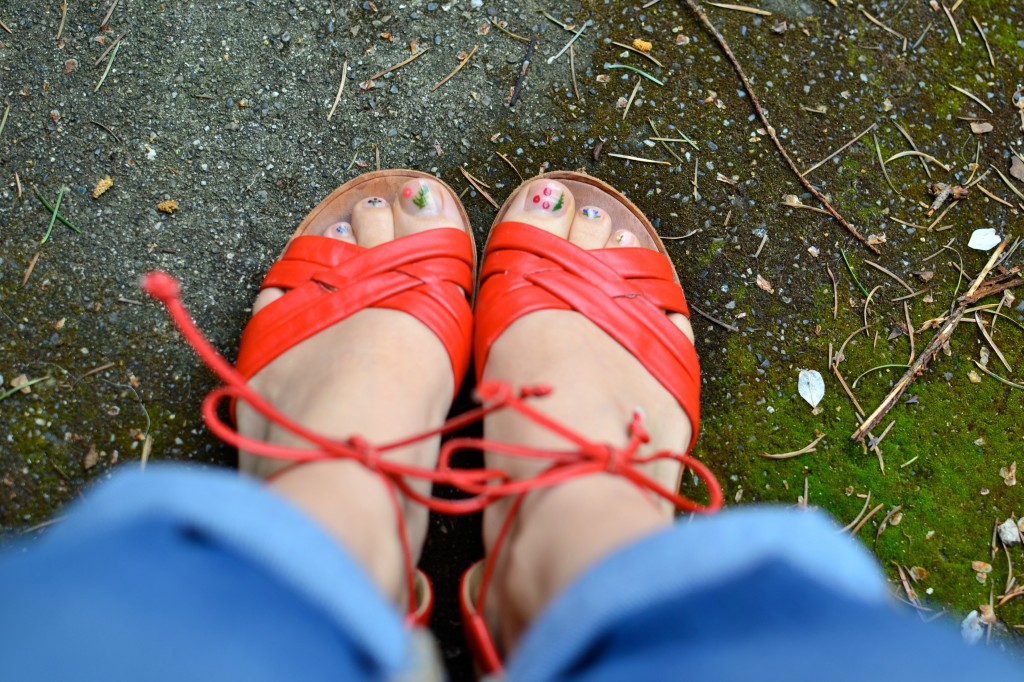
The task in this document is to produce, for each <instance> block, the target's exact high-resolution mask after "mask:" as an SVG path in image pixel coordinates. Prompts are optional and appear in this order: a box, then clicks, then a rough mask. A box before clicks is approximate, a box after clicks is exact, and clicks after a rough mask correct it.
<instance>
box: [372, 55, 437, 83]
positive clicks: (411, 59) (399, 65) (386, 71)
mask: <svg viewBox="0 0 1024 682" xmlns="http://www.w3.org/2000/svg"><path fill="white" fill-rule="evenodd" d="M431 49H433V48H430V47H428V48H426V49H425V50H420V51H419V52H417V53H416V54H414V55H413V56H411V57H409V58H408V59H405V60H402V61H400V62H398V63H397V64H395V65H393V66H389V67H388V68H386V69H384V70H383V71H378V72H377V73H375V74H373V75H372V76H370V77H369V78H367V79H366V80H368V81H375V80H377V79H378V78H380V77H381V76H386V75H387V74H389V73H391V72H392V71H394V70H396V69H400V68H402V67H403V66H405V65H406V64H410V63H412V62H414V61H415V60H417V59H419V58H420V57H422V56H423V55H425V54H426V53H428V52H430V50H431Z"/></svg>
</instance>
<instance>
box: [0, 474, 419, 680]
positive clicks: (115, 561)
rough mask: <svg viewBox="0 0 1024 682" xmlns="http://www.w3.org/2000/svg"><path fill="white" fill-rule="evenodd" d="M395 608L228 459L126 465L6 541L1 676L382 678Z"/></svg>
mask: <svg viewBox="0 0 1024 682" xmlns="http://www.w3.org/2000/svg"><path fill="white" fill-rule="evenodd" d="M412 639H413V638H411V637H410V636H409V633H408V631H407V629H406V628H405V627H404V626H403V623H402V618H401V616H400V615H399V613H398V612H397V611H396V610H395V609H394V607H392V606H391V605H390V604H389V603H387V602H386V601H385V599H384V597H383V596H382V595H381V594H380V592H379V591H378V590H377V588H376V586H375V585H374V584H373V583H372V582H371V580H370V578H369V576H368V575H367V574H366V573H365V571H364V570H363V569H362V568H361V567H360V566H359V565H358V564H357V563H356V562H355V561H354V560H353V559H352V558H351V557H350V556H348V555H347V554H346V553H345V552H344V551H343V550H342V549H341V548H340V547H339V545H338V544H337V543H336V542H335V541H334V540H332V539H331V538H330V537H329V536H328V535H327V534H326V533H325V532H324V531H322V530H320V528H319V527H318V526H316V525H315V524H314V523H313V522H312V521H310V520H309V519H308V518H307V517H306V516H304V515H303V514H302V513H301V512H299V510H297V509H296V508H294V507H292V506H291V505H290V504H288V503H287V502H285V501H284V500H283V499H281V498H278V497H276V496H274V495H272V494H270V493H268V492H267V491H266V490H265V489H264V488H263V487H262V486H260V485H258V484H256V483H254V482H250V481H247V480H245V479H244V478H242V477H239V476H238V475H237V474H235V473H229V472H217V471H199V470H185V469H182V468H172V467H153V468H151V469H150V470H148V471H146V472H145V473H138V472H132V473H119V474H116V475H115V476H114V477H113V479H112V480H111V481H109V482H107V483H104V484H103V485H100V486H98V487H97V488H96V489H95V490H93V491H91V492H90V493H89V495H88V497H87V499H86V501H85V502H84V503H83V504H81V505H78V506H77V508H75V509H73V510H72V511H71V513H70V514H69V515H68V517H67V519H66V520H64V521H61V522H60V523H58V524H57V525H56V526H55V527H54V528H53V530H52V531H50V532H49V533H48V534H47V535H46V536H45V537H43V538H42V539H40V540H38V541H36V542H33V543H31V545H30V546H28V547H24V548H20V549H16V550H13V551H7V552H5V553H4V555H3V556H2V557H0V651H2V653H0V679H2V680H19V681H23V680H104V681H109V680H133V681H134V680H153V681H163V680H167V681H168V682H170V681H172V680H173V681H175V682H184V681H191V680H218V681H228V680H245V681H246V682H259V681H261V680H303V681H315V680H328V679H329V680H334V681H337V680H382V679H389V678H394V677H395V676H396V675H399V674H401V673H403V671H405V670H408V669H409V668H410V666H412V665H413V661H414V659H415V657H416V656H415V653H414V651H415V649H416V647H415V646H413V644H412Z"/></svg>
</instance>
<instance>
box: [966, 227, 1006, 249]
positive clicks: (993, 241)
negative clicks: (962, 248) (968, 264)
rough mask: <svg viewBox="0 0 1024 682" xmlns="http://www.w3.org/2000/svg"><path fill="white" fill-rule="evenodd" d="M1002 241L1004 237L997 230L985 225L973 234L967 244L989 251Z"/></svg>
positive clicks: (973, 247)
mask: <svg viewBox="0 0 1024 682" xmlns="http://www.w3.org/2000/svg"><path fill="white" fill-rule="evenodd" d="M1001 241H1003V240H1002V238H1000V236H999V235H998V234H996V231H995V230H993V229H992V228H991V227H983V228H981V229H980V230H975V231H974V232H973V233H972V234H971V241H969V242H967V246H969V247H971V248H972V249H977V250H978V251H988V250H989V249H992V248H995V247H996V246H998V245H999V242H1001Z"/></svg>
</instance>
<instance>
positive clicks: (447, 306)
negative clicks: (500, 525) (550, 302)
mask: <svg viewBox="0 0 1024 682" xmlns="http://www.w3.org/2000/svg"><path fill="white" fill-rule="evenodd" d="M416 178H429V179H432V180H435V181H438V182H440V181H439V180H437V178H435V177H433V176H431V175H426V174H424V173H420V172H417V171H411V170H387V171H378V172H375V173H367V174H365V175H362V176H360V177H358V178H355V179H354V180H351V181H349V182H347V183H345V184H344V185H342V186H341V187H339V188H338V189H336V190H335V191H334V192H333V193H332V194H331V195H330V196H329V197H327V199H325V200H324V201H323V202H321V203H320V205H319V206H317V207H316V208H315V209H314V210H313V211H312V212H311V213H310V214H309V215H308V216H306V218H305V219H304V220H303V221H302V223H301V224H300V225H299V227H298V229H297V230H296V231H295V234H294V235H292V238H291V240H290V241H289V243H288V246H287V247H286V248H285V251H284V254H283V255H282V257H281V259H280V260H278V261H277V262H276V263H275V264H274V265H273V266H272V267H271V268H270V271H269V272H268V273H267V276H266V278H265V279H264V280H263V284H262V285H261V290H262V289H266V288H271V287H273V288H281V289H285V290H287V291H286V293H285V294H284V295H283V296H282V297H281V298H279V299H277V300H275V301H273V302H272V303H270V304H269V305H267V306H266V307H264V308H262V309H261V310H260V311H259V312H258V313H257V314H256V315H254V316H253V318H252V319H251V320H250V322H249V324H248V325H247V326H246V329H245V332H244V333H243V335H242V341H241V349H240V351H239V356H238V362H237V368H236V367H232V366H231V365H230V364H229V363H228V362H227V361H226V360H224V358H223V357H221V356H220V355H219V354H218V353H217V351H216V350H215V349H214V348H213V347H212V346H211V345H210V344H209V343H208V342H207V341H206V339H205V338H204V337H203V336H202V333H201V332H199V330H198V329H197V328H196V327H195V325H194V324H193V322H192V320H191V319H190V317H189V315H188V313H187V311H186V310H185V308H184V306H183V305H182V303H181V300H180V298H179V285H178V283H177V282H176V281H175V280H173V279H172V278H171V277H170V276H169V275H166V274H164V273H150V274H149V275H147V276H146V278H145V279H144V281H143V288H144V289H145V290H146V291H147V292H148V293H149V294H150V295H152V296H153V297H154V298H158V299H159V300H161V301H162V302H163V303H164V304H165V305H166V306H167V308H168V311H169V313H170V315H171V317H172V318H173V319H174V321H175V323H176V324H177V325H178V327H179V329H180V330H181V332H182V334H183V335H184V336H185V338H186V339H187V340H188V341H189V343H190V344H191V345H192V346H193V348H194V349H195V350H196V352H197V353H198V354H199V356H200V357H201V359H202V360H203V361H204V362H205V363H206V364H207V365H208V366H209V367H210V368H211V369H212V370H214V372H215V373H216V374H217V375H218V376H219V377H220V378H221V379H222V380H223V381H224V382H225V384H226V385H225V386H222V387H219V388H217V389H215V390H214V391H212V392H211V393H210V395H208V396H207V398H206V400H205V401H204V403H203V408H202V411H203V417H204V419H205V421H206V423H207V425H208V426H209V428H210V430H211V432H213V433H214V434H215V435H216V436H218V437H219V438H221V439H222V440H224V441H225V442H227V443H229V444H231V445H233V446H235V447H237V448H239V449H244V450H246V451H247V452H251V453H253V454H256V455H262V456H266V457H272V458H275V459H280V460H286V461H290V462H292V465H291V466H295V465H298V464H303V463H306V462H310V461H316V460H322V459H329V458H349V459H355V460H357V461H360V462H361V463H362V464H363V465H364V466H366V467H367V468H369V469H371V470H373V471H374V472H376V473H377V474H379V475H380V476H381V478H382V479H383V480H384V481H385V482H386V483H387V484H388V490H389V492H390V494H391V498H392V501H393V503H394V504H395V505H396V511H397V512H398V513H397V517H398V526H399V527H398V532H399V535H400V537H401V542H402V551H403V557H404V560H405V564H406V588H407V590H408V592H407V593H408V594H409V595H410V598H409V610H408V613H407V617H406V619H407V622H409V623H410V624H415V625H425V624H426V623H427V621H428V620H429V618H430V611H431V608H432V606H433V590H432V587H431V585H430V581H429V579H428V578H427V576H426V575H424V574H423V573H422V572H421V571H419V570H418V569H416V567H415V566H414V565H413V563H412V553H411V550H410V548H409V544H408V539H407V537H406V532H405V527H404V522H403V518H402V513H401V510H400V509H399V508H398V505H399V498H398V493H399V492H402V493H404V494H406V495H409V496H410V497H413V498H414V499H417V500H418V501H421V502H424V503H425V504H427V505H428V506H431V504H432V498H423V497H422V496H420V495H418V494H417V493H415V491H414V490H412V489H411V488H409V486H408V485H407V484H406V483H405V479H406V478H422V479H427V480H431V481H435V482H436V481H440V482H448V478H447V476H446V474H445V472H442V471H440V470H436V469H431V470H425V469H420V468H417V467H412V466H407V465H400V464H395V463H393V462H390V461H389V460H387V459H386V458H385V457H384V455H386V453H387V452H389V451H391V450H394V449H397V448H400V447H404V446H406V445H408V444H410V443H413V442H417V441H420V440H424V439H426V438H431V437H433V436H435V435H436V434H438V433H441V432H444V431H446V430H449V427H448V426H447V425H446V426H443V427H442V428H441V429H435V430H432V431H430V432H429V433H425V434H419V435H416V436H413V437H410V438H406V439H403V440H402V441H401V442H395V443H389V444H385V445H380V446H373V445H371V444H369V443H367V442H366V441H365V440H363V439H361V438H359V437H358V436H353V437H351V438H349V439H348V440H347V441H344V442H338V441H333V440H331V439H328V438H325V437H323V436H320V435H319V434H316V433H313V432H310V431H309V430H308V429H306V428H304V427H303V426H301V425H300V424H297V423H296V422H294V421H292V420H291V419H289V418H288V417H286V416H285V415H284V414H282V413H280V412H278V411H277V410H276V409H274V407H273V406H272V405H270V404H269V403H267V402H266V401H265V400H264V399H263V398H262V397H261V396H260V395H259V394H257V393H256V392H255V391H253V390H252V389H250V388H249V386H248V385H247V383H246V382H247V381H248V380H249V379H251V378H252V377H253V376H254V375H255V374H256V373H257V372H259V371H260V370H261V369H263V368H264V367H265V366H266V365H268V364H269V363H271V362H272V361H273V360H274V359H275V358H277V357H278V356H279V355H281V354H282V353H284V352H285V351H287V350H288V349H289V348H291V347H293V346H295V345H296V344H298V343H300V342H302V341H303V340H305V339H307V338H309V337H311V336H313V335H314V334H317V333H318V332H320V331H322V330H324V329H326V328H328V327H330V326H332V325H334V324H337V323H338V322H340V321H342V320H344V319H345V318H347V317H349V316H350V315H352V314H354V313H356V312H358V311H360V310H363V309H365V308H390V309H395V310H401V311H403V312H406V313H408V314H410V315H412V316H414V317H416V318H417V319H418V320H420V321H421V322H422V323H423V324H425V325H426V326H427V327H428V328H429V329H430V330H431V331H433V332H434V334H435V335H436V336H437V337H438V339H440V340H441V342H442V343H443V344H444V346H445V348H446V349H447V351H448V356H449V358H450V360H451V364H452V372H453V373H454V376H455V387H456V390H458V387H459V385H460V383H461V382H462V379H463V377H464V376H465V373H466V370H467V368H468V365H469V350H470V337H471V333H472V310H471V307H470V303H469V302H468V301H467V300H466V293H465V292H472V290H473V272H474V268H475V263H476V245H475V243H474V241H473V237H472V233H471V232H470V231H469V227H468V226H469V218H468V217H467V216H466V214H465V210H464V209H463V208H462V206H461V205H460V206H459V210H460V212H461V213H462V218H463V223H464V224H465V225H466V226H467V227H466V229H464V230H453V229H434V230H426V231H424V232H420V233H417V234H413V235H408V236H405V237H401V238H399V239H395V240H393V241H390V242H386V243H384V244H381V245H379V246H376V247H374V248H372V249H367V248H365V247H361V246H358V245H355V244H350V243H347V242H344V241H340V240H337V239H330V238H327V237H322V236H314V235H304V234H303V233H304V232H306V231H307V229H313V230H316V229H317V228H326V227H328V226H329V224H330V222H333V220H332V217H334V219H335V220H336V218H337V216H347V215H350V214H351V210H352V207H353V206H354V205H355V203H356V202H357V201H358V200H360V199H362V198H365V197H366V196H380V195H385V196H387V195H390V194H393V193H394V190H395V189H396V188H397V187H398V186H400V185H401V184H402V183H404V182H406V181H408V180H411V179H416ZM442 184H443V183H442ZM446 189H448V191H449V192H451V189H450V188H447V186H446ZM451 193H452V196H456V195H455V194H454V192H451ZM225 399H226V400H229V401H230V406H231V412H232V415H233V411H234V410H233V408H234V403H235V401H236V400H237V399H242V400H245V401H246V402H247V403H249V404H250V405H251V406H252V407H253V408H254V409H255V410H256V411H257V412H259V413H260V414H262V415H263V416H264V417H265V418H267V419H268V420H270V421H272V422H275V423H277V424H278V425H280V426H283V427H285V428H287V429H288V430H290V431H292V432H293V433H294V434H296V435H298V436H300V437H301V438H303V439H304V440H306V441H308V442H309V443H311V444H313V446H314V449H312V450H309V449H297V448H293V447H284V446H279V445H272V444H269V443H265V442H262V441H257V440H254V439H251V438H247V437H245V436H242V435H241V434H239V433H238V432H237V431H235V429H234V428H233V427H232V426H231V425H229V424H227V423H225V422H224V421H223V420H221V419H220V417H219V416H218V414H217V407H218V405H219V403H220V401H222V400H225ZM288 468H289V467H286V468H285V469H282V470H279V471H278V472H276V473H275V474H274V475H280V474H281V473H282V472H283V471H285V470H287V469H288ZM438 502H441V501H438Z"/></svg>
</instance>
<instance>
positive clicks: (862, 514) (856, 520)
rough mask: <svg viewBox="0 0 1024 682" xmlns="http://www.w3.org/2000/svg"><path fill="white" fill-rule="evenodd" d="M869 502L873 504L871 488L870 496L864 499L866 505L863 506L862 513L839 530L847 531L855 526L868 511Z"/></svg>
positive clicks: (841, 531)
mask: <svg viewBox="0 0 1024 682" xmlns="http://www.w3.org/2000/svg"><path fill="white" fill-rule="evenodd" d="M869 504H871V491H870V490H869V491H868V498H867V499H866V500H864V506H863V507H861V510H860V513H858V514H857V515H856V516H855V517H853V521H850V522H849V523H848V524H846V525H845V526H843V527H842V528H841V529H840V530H839V532H840V533H845V532H846V531H848V530H850V529H851V528H853V527H854V526H856V525H857V522H858V521H860V519H861V517H862V516H864V512H866V511H867V510H868V505H869Z"/></svg>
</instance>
